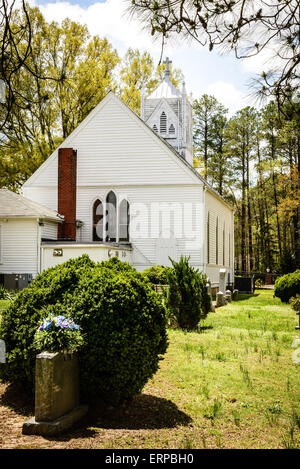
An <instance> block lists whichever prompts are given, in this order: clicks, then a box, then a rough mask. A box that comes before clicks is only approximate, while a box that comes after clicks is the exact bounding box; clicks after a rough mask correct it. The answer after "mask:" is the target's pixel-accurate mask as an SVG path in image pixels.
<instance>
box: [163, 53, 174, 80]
mask: <svg viewBox="0 0 300 469" xmlns="http://www.w3.org/2000/svg"><path fill="white" fill-rule="evenodd" d="M163 63H164V64H166V68H165V80H170V64H171V63H172V60H169V57H166V60H164V62H163Z"/></svg>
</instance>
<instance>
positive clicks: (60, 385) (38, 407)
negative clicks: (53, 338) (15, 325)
mask: <svg viewBox="0 0 300 469" xmlns="http://www.w3.org/2000/svg"><path fill="white" fill-rule="evenodd" d="M86 412H87V406H80V405H79V383H78V361H77V356H76V354H73V355H69V354H65V353H63V352H57V353H49V352H42V353H40V354H39V355H37V357H36V372H35V416H34V417H33V418H32V419H30V420H28V421H27V422H25V423H24V424H23V433H24V434H27V435H57V434H59V433H62V432H63V431H64V430H66V429H68V428H69V427H70V426H71V425H72V424H73V423H74V422H75V421H77V420H78V419H79V418H81V417H82V416H83V415H85V413H86Z"/></svg>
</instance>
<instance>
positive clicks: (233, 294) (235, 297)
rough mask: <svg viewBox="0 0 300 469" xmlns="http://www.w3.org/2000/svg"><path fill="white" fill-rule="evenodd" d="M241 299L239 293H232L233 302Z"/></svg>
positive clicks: (234, 291)
mask: <svg viewBox="0 0 300 469" xmlns="http://www.w3.org/2000/svg"><path fill="white" fill-rule="evenodd" d="M238 299H239V291H238V290H233V292H232V301H237V300H238Z"/></svg>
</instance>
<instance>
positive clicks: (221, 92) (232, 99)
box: [203, 81, 251, 115]
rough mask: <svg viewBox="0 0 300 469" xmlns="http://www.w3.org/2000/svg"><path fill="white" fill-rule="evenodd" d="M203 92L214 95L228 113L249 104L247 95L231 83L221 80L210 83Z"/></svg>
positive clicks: (232, 112)
mask: <svg viewBox="0 0 300 469" xmlns="http://www.w3.org/2000/svg"><path fill="white" fill-rule="evenodd" d="M203 93H206V94H210V95H213V96H215V98H217V100H218V101H220V103H221V104H223V106H225V107H226V108H227V109H228V110H229V114H230V115H232V114H234V113H235V112H237V111H238V110H240V109H242V108H243V107H246V106H249V105H251V102H250V99H249V97H248V96H247V95H245V94H244V93H242V92H241V91H239V90H238V89H237V88H236V87H235V86H234V85H232V84H231V83H225V82H223V81H217V82H215V83H211V84H210V85H208V86H207V87H206V88H205V89H204V91H203Z"/></svg>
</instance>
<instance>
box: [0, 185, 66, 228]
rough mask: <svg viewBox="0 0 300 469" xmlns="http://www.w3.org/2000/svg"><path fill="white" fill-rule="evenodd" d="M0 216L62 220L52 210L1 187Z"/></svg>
mask: <svg viewBox="0 0 300 469" xmlns="http://www.w3.org/2000/svg"><path fill="white" fill-rule="evenodd" d="M0 218H41V219H48V220H52V221H57V222H62V220H63V217H62V216H61V215H59V214H58V213H57V212H56V211H55V210H52V209H50V208H48V207H45V206H44V205H40V204H38V203H37V202H33V201H32V200H30V199H27V198H26V197H24V196H22V195H20V194H16V193H15V192H12V191H10V190H8V189H0Z"/></svg>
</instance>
